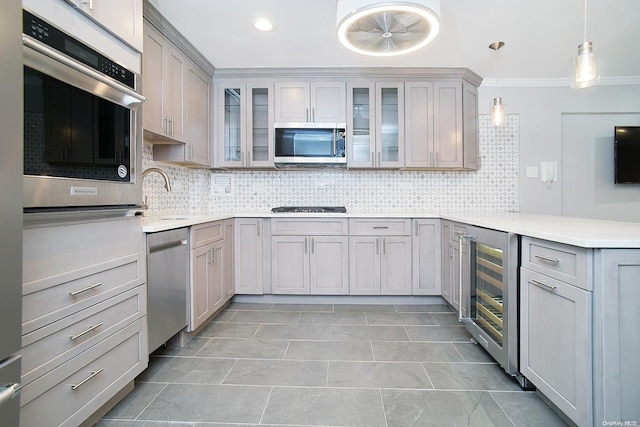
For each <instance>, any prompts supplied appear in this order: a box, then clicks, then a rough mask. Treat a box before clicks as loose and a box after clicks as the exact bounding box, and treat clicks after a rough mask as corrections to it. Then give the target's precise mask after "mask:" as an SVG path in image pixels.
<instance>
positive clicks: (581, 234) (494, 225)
mask: <svg viewBox="0 0 640 427" xmlns="http://www.w3.org/2000/svg"><path fill="white" fill-rule="evenodd" d="M323 217H324V218H336V217H338V218H411V219H414V218H415V219H420V218H432V219H438V218H439V219H446V220H450V221H456V222H461V223H465V224H469V225H475V226H479V227H485V228H490V229H494V230H500V231H505V232H509V233H514V234H519V235H523V236H530V237H536V238H539V239H545V240H550V241H554V242H559V243H566V244H569V245H574V246H580V247H585V248H640V223H636V222H622V221H606V220H595V219H587V218H576V217H565V216H553V215H538V214H526V213H511V212H503V213H486V212H378V213H371V212H349V211H348V212H347V213H271V212H269V211H267V212H215V213H210V214H198V215H189V214H184V215H182V214H166V215H162V214H160V215H154V216H147V217H143V219H142V231H143V232H145V233H153V232H157V231H164V230H170V229H175V228H181V227H190V226H192V225H197V224H202V223H205V222H211V221H219V220H223V219H229V218H323Z"/></svg>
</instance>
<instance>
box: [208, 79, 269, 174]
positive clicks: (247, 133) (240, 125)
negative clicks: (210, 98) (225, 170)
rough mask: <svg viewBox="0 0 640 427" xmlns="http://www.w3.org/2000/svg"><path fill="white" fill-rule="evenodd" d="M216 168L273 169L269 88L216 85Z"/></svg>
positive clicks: (230, 84) (246, 85) (242, 84)
mask: <svg viewBox="0 0 640 427" xmlns="http://www.w3.org/2000/svg"><path fill="white" fill-rule="evenodd" d="M216 103H217V108H216V112H217V113H216V114H217V120H216V123H218V124H219V125H218V126H217V134H216V137H217V138H216V139H217V141H216V146H217V149H218V153H217V154H218V155H217V156H216V166H218V167H233V168H249V167H257V168H264V167H273V137H274V132H273V122H274V120H273V89H272V86H271V85H270V84H264V85H258V84H247V83H229V82H224V83H217V84H216Z"/></svg>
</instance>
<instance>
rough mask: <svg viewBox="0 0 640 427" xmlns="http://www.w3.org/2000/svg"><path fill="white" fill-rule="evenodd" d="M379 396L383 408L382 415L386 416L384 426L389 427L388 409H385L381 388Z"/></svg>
mask: <svg viewBox="0 0 640 427" xmlns="http://www.w3.org/2000/svg"><path fill="white" fill-rule="evenodd" d="M378 396H380V404H381V406H382V415H383V416H384V425H385V426H386V427H389V419H388V417H387V411H386V409H385V407H384V398H383V397H382V389H381V388H379V389H378Z"/></svg>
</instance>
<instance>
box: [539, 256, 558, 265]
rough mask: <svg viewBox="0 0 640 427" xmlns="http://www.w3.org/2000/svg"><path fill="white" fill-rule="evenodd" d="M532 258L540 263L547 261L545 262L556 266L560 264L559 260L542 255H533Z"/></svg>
mask: <svg viewBox="0 0 640 427" xmlns="http://www.w3.org/2000/svg"><path fill="white" fill-rule="evenodd" d="M534 257H536V258H538V259H541V260H542V261H547V262H551V263H553V264H558V263H559V262H560V260H559V259H558V258H550V257H548V256H544V255H534Z"/></svg>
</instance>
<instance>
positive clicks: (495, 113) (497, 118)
mask: <svg viewBox="0 0 640 427" xmlns="http://www.w3.org/2000/svg"><path fill="white" fill-rule="evenodd" d="M504 115H505V112H504V104H503V102H502V98H493V102H492V103H491V123H493V124H494V125H495V126H501V125H502V124H503V123H504Z"/></svg>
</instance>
